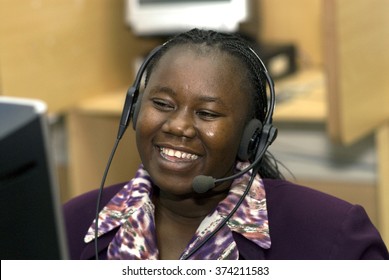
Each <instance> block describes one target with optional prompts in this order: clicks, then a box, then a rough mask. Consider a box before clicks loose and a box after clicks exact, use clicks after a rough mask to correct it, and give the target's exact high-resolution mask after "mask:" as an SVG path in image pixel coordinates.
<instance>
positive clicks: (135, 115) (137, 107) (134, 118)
mask: <svg viewBox="0 0 389 280" xmlns="http://www.w3.org/2000/svg"><path fill="white" fill-rule="evenodd" d="M140 99H141V97H138V100H137V101H136V103H135V105H134V112H133V113H132V128H133V129H134V130H135V129H136V122H137V120H138V114H139V111H140V106H141V103H142V102H141V101H142V100H140Z"/></svg>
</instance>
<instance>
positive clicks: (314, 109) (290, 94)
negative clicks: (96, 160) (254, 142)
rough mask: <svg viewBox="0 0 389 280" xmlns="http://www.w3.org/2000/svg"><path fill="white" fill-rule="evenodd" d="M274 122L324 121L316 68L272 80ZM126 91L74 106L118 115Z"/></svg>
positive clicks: (323, 100) (320, 78)
mask: <svg viewBox="0 0 389 280" xmlns="http://www.w3.org/2000/svg"><path fill="white" fill-rule="evenodd" d="M275 90H276V98H277V107H276V110H275V114H274V120H275V121H282V122H288V121H293V122H325V120H326V116H327V113H326V112H327V106H326V90H325V80H324V73H323V71H321V70H318V69H310V70H304V71H299V72H297V73H296V74H294V75H291V76H289V77H287V78H284V79H282V80H277V81H275ZM126 91H127V89H126V88H125V89H121V90H117V91H113V92H109V93H106V94H104V95H99V96H95V97H93V98H89V99H86V100H83V101H82V102H80V103H78V104H77V106H76V110H78V111H79V112H80V113H84V114H97V115H100V114H101V115H111V116H120V114H121V112H122V108H123V104H124V99H125V94H126Z"/></svg>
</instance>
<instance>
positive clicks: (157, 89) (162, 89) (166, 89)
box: [150, 86, 177, 95]
mask: <svg viewBox="0 0 389 280" xmlns="http://www.w3.org/2000/svg"><path fill="white" fill-rule="evenodd" d="M157 92H164V93H168V94H171V95H177V93H176V92H175V91H174V90H173V89H172V88H170V87H166V86H154V87H152V88H151V89H150V93H157Z"/></svg>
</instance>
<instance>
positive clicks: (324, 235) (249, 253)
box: [64, 179, 389, 260]
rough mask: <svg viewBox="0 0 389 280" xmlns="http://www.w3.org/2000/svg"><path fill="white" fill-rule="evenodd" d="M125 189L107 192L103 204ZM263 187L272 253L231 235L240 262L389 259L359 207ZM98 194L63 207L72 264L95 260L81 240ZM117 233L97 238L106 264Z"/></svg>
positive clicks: (289, 188) (276, 183)
mask: <svg viewBox="0 0 389 280" xmlns="http://www.w3.org/2000/svg"><path fill="white" fill-rule="evenodd" d="M124 184H125V183H122V184H117V185H113V186H110V187H106V188H105V189H104V192H103V196H102V204H101V205H105V204H107V203H108V201H109V200H110V199H111V198H112V197H113V196H114V195H115V194H116V193H117V192H118V191H119V190H120V189H121V188H122V187H123V186H124ZM264 184H265V190H266V199H267V207H268V215H269V228H270V238H271V241H272V244H271V248H270V249H263V248H261V247H259V246H257V245H256V244H254V243H253V242H251V241H250V240H248V239H246V238H245V237H243V236H242V235H240V234H238V233H235V232H233V235H234V238H235V242H236V244H237V246H238V249H239V253H240V259H268V260H288V259H289V260H292V259H293V260H325V259H327V260H329V259H332V260H334V259H343V260H345V259H346V260H355V259H389V254H388V249H387V248H386V246H385V244H384V242H383V240H382V238H381V236H380V234H379V232H378V231H377V229H376V228H375V227H374V225H373V224H372V223H371V221H370V219H369V217H368V216H367V214H366V212H365V210H364V209H363V208H362V207H361V206H359V205H352V204H350V203H348V202H345V201H343V200H341V199H338V198H335V197H333V196H330V195H327V194H324V193H322V192H319V191H316V190H313V189H310V188H307V187H302V186H298V185H295V184H292V183H290V182H288V181H284V180H270V179H264ZM97 195H98V191H97V190H94V191H91V192H88V193H85V194H83V195H81V196H78V197H76V198H74V199H72V200H70V201H69V202H67V203H66V204H65V205H64V214H65V224H66V229H67V236H68V245H69V251H70V258H71V259H94V258H96V257H95V247H94V246H95V245H94V242H90V243H88V244H85V243H84V241H83V239H84V236H85V234H86V232H87V230H88V228H89V226H90V225H91V223H92V221H93V220H94V218H95V215H96V211H95V210H96V200H97ZM115 233H116V231H111V232H109V233H107V234H105V235H103V236H101V237H99V240H98V250H99V259H106V251H107V247H108V245H109V243H110V242H111V240H112V238H113V237H114V235H115Z"/></svg>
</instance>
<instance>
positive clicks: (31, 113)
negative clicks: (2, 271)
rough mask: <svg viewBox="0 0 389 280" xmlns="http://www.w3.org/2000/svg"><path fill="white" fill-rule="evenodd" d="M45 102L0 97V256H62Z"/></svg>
mask: <svg viewBox="0 0 389 280" xmlns="http://www.w3.org/2000/svg"><path fill="white" fill-rule="evenodd" d="M48 133H49V132H48V122H47V115H46V105H45V104H44V103H43V102H41V101H38V100H31V99H22V98H11V97H4V96H0V258H1V259H3V260H4V259H26V260H29V259H45V260H46V259H67V258H68V253H67V246H66V238H65V230H64V223H63V217H62V211H61V209H62V207H61V203H60V199H59V187H58V183H57V180H56V174H55V169H54V168H53V163H52V162H53V161H52V159H51V148H50V144H49V138H48V137H49V136H48Z"/></svg>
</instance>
